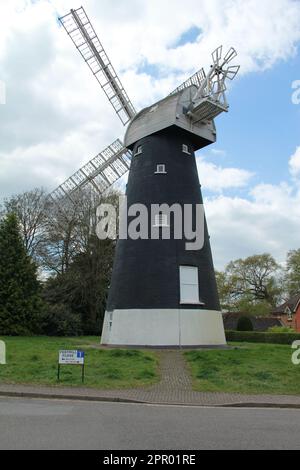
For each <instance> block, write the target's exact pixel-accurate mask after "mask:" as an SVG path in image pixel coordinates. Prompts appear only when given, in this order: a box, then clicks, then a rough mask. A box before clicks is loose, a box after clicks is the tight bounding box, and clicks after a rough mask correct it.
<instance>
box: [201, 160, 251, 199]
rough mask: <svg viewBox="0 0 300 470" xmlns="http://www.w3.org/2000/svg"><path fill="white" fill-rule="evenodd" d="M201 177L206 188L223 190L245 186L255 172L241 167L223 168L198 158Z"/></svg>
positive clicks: (215, 190) (214, 190)
mask: <svg viewBox="0 0 300 470" xmlns="http://www.w3.org/2000/svg"><path fill="white" fill-rule="evenodd" d="M197 167H198V173H199V178H200V181H201V183H202V184H203V186H204V187H205V189H208V190H210V191H213V192H222V190H224V189H231V188H243V187H245V186H247V185H248V184H249V180H250V178H251V177H252V176H253V173H250V172H249V171H246V170H243V169H240V168H223V167H221V166H218V165H215V164H214V163H209V162H207V161H205V160H204V159H203V158H202V157H198V158H197Z"/></svg>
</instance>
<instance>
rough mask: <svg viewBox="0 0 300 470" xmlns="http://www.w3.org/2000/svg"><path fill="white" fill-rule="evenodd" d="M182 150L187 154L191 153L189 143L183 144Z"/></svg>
mask: <svg viewBox="0 0 300 470" xmlns="http://www.w3.org/2000/svg"><path fill="white" fill-rule="evenodd" d="M182 151H183V153H186V154H187V155H191V152H190V151H189V146H188V145H187V144H182Z"/></svg>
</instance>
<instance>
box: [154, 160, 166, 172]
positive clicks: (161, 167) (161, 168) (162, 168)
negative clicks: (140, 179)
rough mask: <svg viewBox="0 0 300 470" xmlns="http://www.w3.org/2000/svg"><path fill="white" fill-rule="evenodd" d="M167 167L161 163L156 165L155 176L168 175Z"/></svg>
mask: <svg viewBox="0 0 300 470" xmlns="http://www.w3.org/2000/svg"><path fill="white" fill-rule="evenodd" d="M166 174H167V172H166V165H165V164H164V163H159V164H158V165H156V172H155V175H166Z"/></svg>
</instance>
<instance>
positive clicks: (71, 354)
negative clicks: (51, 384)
mask: <svg viewBox="0 0 300 470" xmlns="http://www.w3.org/2000/svg"><path fill="white" fill-rule="evenodd" d="M61 365H62V366H67V365H73V366H74V365H75V366H81V380H82V383H83V382H84V351H79V350H77V349H75V350H73V349H72V350H62V351H59V355H58V366H57V380H58V381H59V377H60V366H61Z"/></svg>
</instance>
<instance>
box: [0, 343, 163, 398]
mask: <svg viewBox="0 0 300 470" xmlns="http://www.w3.org/2000/svg"><path fill="white" fill-rule="evenodd" d="M0 339H2V340H4V341H5V343H6V362H7V364H6V365H0V383H23V384H28V383H30V384H43V385H62V386H65V385H67V386H73V385H74V386H78V385H82V384H81V367H80V366H61V380H60V382H59V384H58V383H57V362H58V351H59V350H60V349H82V350H84V351H85V382H84V385H85V386H87V387H99V388H106V389H108V388H127V387H130V388H131V387H139V386H143V385H150V384H153V383H155V382H157V381H158V380H159V379H158V373H157V369H158V360H157V356H156V354H155V353H153V352H148V351H147V352H146V351H142V350H134V349H127V350H125V349H111V350H101V349H95V348H93V345H95V344H99V338H97V337H91V336H89V337H78V338H49V337H32V338H29V337H26V338H25V337H0Z"/></svg>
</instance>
